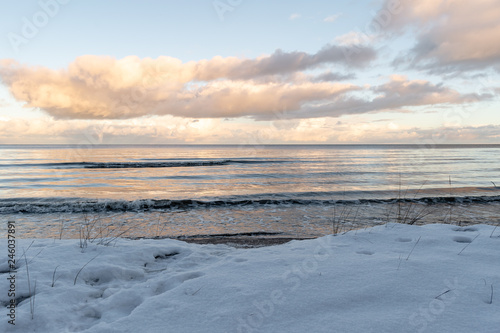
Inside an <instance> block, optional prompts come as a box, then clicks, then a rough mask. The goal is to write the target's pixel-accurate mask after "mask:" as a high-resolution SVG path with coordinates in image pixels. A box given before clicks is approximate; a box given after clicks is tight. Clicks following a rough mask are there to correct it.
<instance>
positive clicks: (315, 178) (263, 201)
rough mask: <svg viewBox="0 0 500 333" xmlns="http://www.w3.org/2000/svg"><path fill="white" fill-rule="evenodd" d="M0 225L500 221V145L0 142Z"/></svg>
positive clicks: (296, 229) (246, 228)
mask: <svg viewBox="0 0 500 333" xmlns="http://www.w3.org/2000/svg"><path fill="white" fill-rule="evenodd" d="M0 220H1V222H2V223H0V236H2V237H5V235H6V233H7V222H8V221H15V224H16V234H17V236H18V237H26V238H80V239H81V238H82V235H83V234H86V235H87V239H89V238H95V239H97V238H100V237H108V238H112V237H132V238H138V237H151V238H156V237H158V238H163V237H175V238H183V237H209V236H214V235H225V236H232V235H247V236H257V235H258V236H261V237H267V236H272V237H304V238H307V237H316V236H322V235H326V234H331V233H336V232H343V231H347V230H352V229H357V228H365V227H368V226H373V225H378V224H385V223H388V222H400V223H409V224H425V223H451V224H456V225H461V226H465V225H470V224H476V223H490V224H499V223H500V145H486V144H484V145H483V144H475V145H394V144H392V145H104V144H92V145H0Z"/></svg>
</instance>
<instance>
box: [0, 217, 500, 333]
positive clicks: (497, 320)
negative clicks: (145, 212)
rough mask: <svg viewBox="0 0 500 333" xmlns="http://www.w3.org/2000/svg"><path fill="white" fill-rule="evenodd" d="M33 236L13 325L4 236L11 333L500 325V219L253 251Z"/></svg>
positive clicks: (4, 299) (1, 250)
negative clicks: (32, 294) (492, 223)
mask: <svg viewBox="0 0 500 333" xmlns="http://www.w3.org/2000/svg"><path fill="white" fill-rule="evenodd" d="M492 232H493V234H492ZM31 243H32V240H27V239H25V240H17V242H16V255H17V258H16V259H17V265H18V266H20V267H18V269H17V273H16V274H15V293H16V298H18V299H19V300H22V301H21V302H20V304H18V307H17V308H16V312H15V326H13V325H11V324H9V323H8V320H11V319H10V318H9V316H8V313H9V309H8V308H7V307H6V305H8V304H9V301H10V299H11V297H9V296H8V290H9V288H11V287H12V286H11V282H12V281H9V277H10V276H11V275H12V273H10V272H8V266H7V240H6V239H2V240H0V255H1V256H2V258H3V259H4V260H2V262H1V264H0V272H1V273H0V290H1V292H0V302H1V303H2V304H3V306H2V309H1V313H0V314H1V319H0V331H2V332H10V331H12V332H176V333H177V332H498V331H499V329H500V296H498V295H499V294H500V264H499V263H500V228H498V229H496V230H494V227H492V226H488V225H476V226H472V227H457V226H453V225H436V224H435V225H425V226H409V225H400V224H387V225H383V226H378V227H374V228H370V229H366V230H358V231H351V232H348V233H346V234H344V235H339V236H327V237H322V238H318V239H315V240H307V241H292V242H290V243H287V244H284V245H280V246H271V247H264V248H254V249H237V248H232V247H229V246H226V245H197V244H188V243H184V242H181V241H176V240H169V239H165V240H152V239H148V240H126V239H119V240H117V241H116V242H114V243H112V244H111V245H110V246H103V245H96V244H95V243H94V244H89V246H88V247H87V248H86V249H84V251H83V252H82V249H81V248H80V247H79V241H78V240H51V239H45V240H40V239H36V240H34V242H33V244H32V245H31V247H30V248H29V249H28V247H29V245H30V244H31ZM464 248H465V249H464ZM23 249H24V250H26V257H27V261H28V271H29V277H30V284H31V290H33V289H34V284H35V281H36V295H35V297H34V299H33V298H32V299H31V303H33V301H34V306H33V304H31V305H32V306H30V299H29V297H28V296H29V289H30V288H29V287H28V277H27V270H26V263H25V260H24V258H21V255H22V253H23ZM459 253H460V254H459ZM89 261H90V262H89ZM86 264H87V265H86ZM84 265H86V266H84ZM82 267H83V269H82ZM56 268H57V269H56ZM78 273H79V274H78ZM75 277H76V283H75ZM52 284H53V286H52ZM31 309H34V313H33V319H31V312H32V311H31Z"/></svg>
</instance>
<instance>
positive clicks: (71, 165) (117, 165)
mask: <svg viewBox="0 0 500 333" xmlns="http://www.w3.org/2000/svg"><path fill="white" fill-rule="evenodd" d="M160 161H161V160H158V161H157V162H65V163H20V164H8V165H7V164H3V165H0V167H41V168H54V169H82V168H83V169H125V168H128V169H132V168H133V169H136V168H176V167H197V166H216V165H229V164H261V163H284V162H290V161H285V160H247V159H225V160H208V161H207V160H203V161H192V160H191V161H165V160H163V162H160Z"/></svg>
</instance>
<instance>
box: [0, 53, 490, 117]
mask: <svg viewBox="0 0 500 333" xmlns="http://www.w3.org/2000/svg"><path fill="white" fill-rule="evenodd" d="M361 50H365V51H361V52H360V54H359V55H360V56H363V55H364V56H365V57H367V60H366V61H369V59H370V54H371V53H370V52H371V51H370V50H371V49H370V48H365V49H361ZM342 53H343V51H342V48H341V47H339V46H330V45H329V46H325V47H324V48H323V49H321V50H320V51H318V52H317V53H315V54H307V53H304V52H289V53H285V52H282V51H276V52H274V53H273V54H272V55H269V56H262V57H259V58H256V59H240V58H236V57H229V58H222V57H215V58H213V59H210V60H201V61H197V62H194V61H192V62H188V63H182V62H181V61H180V60H178V59H175V58H171V57H159V58H157V59H150V58H146V59H139V58H138V57H134V56H130V57H126V58H123V59H119V60H117V59H115V58H112V57H100V56H82V57H79V58H77V59H76V60H75V61H74V62H73V63H71V64H70V65H69V67H68V68H67V69H64V70H52V69H48V68H44V67H28V66H22V65H20V64H18V63H17V62H15V61H12V60H3V61H0V77H1V78H2V80H3V82H4V83H5V84H6V85H7V86H8V87H9V90H10V92H11V93H12V95H13V96H14V97H15V98H16V99H17V100H19V101H24V102H26V105H25V106H26V107H31V108H40V109H42V110H44V111H45V112H47V113H48V114H49V115H51V116H53V117H55V118H57V119H130V118H139V117H143V116H151V115H171V116H175V117H181V118H196V119H207V118H239V117H250V118H253V119H258V120H276V119H305V118H318V117H338V116H341V115H347V114H361V113H367V112H380V111H384V110H392V111H397V112H403V111H405V112H406V108H408V107H412V106H423V105H439V104H463V103H471V102H477V101H481V100H488V99H489V98H491V97H492V95H491V94H465V95H464V94H461V93H460V92H458V91H456V90H453V89H450V88H447V87H445V86H443V85H442V84H437V85H436V84H433V83H431V82H429V81H423V80H409V79H408V78H406V77H404V76H392V77H390V79H389V82H387V83H385V84H382V85H379V86H374V87H361V86H358V85H354V84H350V83H344V82H338V81H341V80H347V79H351V78H353V75H352V74H340V73H337V72H332V71H326V72H323V73H322V74H319V75H316V76H314V75H310V74H306V73H303V72H302V71H303V70H307V69H315V68H318V67H320V65H325V64H345V63H346V59H345V57H344V56H343V54H342ZM358 61H360V62H361V60H358ZM343 67H348V66H343Z"/></svg>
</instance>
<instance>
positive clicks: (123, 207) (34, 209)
mask: <svg viewBox="0 0 500 333" xmlns="http://www.w3.org/2000/svg"><path fill="white" fill-rule="evenodd" d="M398 202H403V203H420V204H427V205H435V204H492V203H500V196H446V197H442V196H441V197H421V198H411V199H410V198H404V199H403V198H391V199H385V198H383V199H377V198H371V199H346V200H333V199H329V200H325V199H286V198H283V199H273V198H261V199H240V200H238V199H234V200H227V199H225V200H192V199H183V200H166V199H139V200H133V201H127V200H89V199H74V198H73V199H67V198H44V199H37V198H19V199H1V200H0V214H18V213H23V214H46V213H99V212H146V211H161V210H190V209H196V208H208V207H238V206H240V207H243V206H251V205H253V206H260V205H278V206H291V205H359V204H366V205H371V204H394V203H398Z"/></svg>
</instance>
